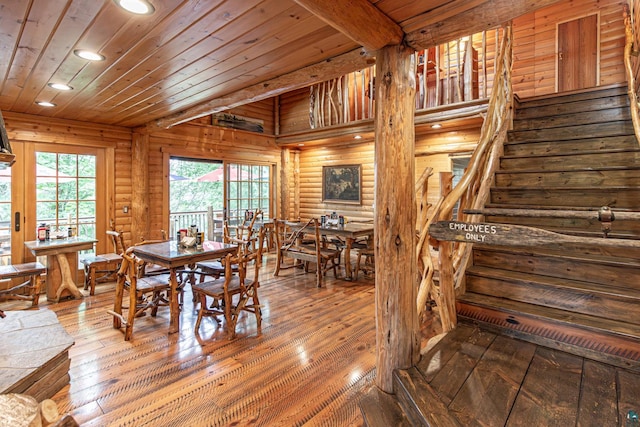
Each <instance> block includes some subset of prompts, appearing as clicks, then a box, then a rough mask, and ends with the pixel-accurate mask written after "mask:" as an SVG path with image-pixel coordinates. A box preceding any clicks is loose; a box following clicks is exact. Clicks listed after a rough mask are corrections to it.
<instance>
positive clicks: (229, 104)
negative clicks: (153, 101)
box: [146, 48, 375, 131]
mask: <svg viewBox="0 0 640 427" xmlns="http://www.w3.org/2000/svg"><path fill="white" fill-rule="evenodd" d="M374 63H375V58H373V57H371V56H369V55H368V54H367V53H366V52H365V51H364V50H363V49H361V48H358V49H355V50H352V51H351V52H347V53H345V54H342V55H339V56H336V57H333V58H329V59H327V60H324V61H322V62H318V63H316V64H313V65H309V66H307V67H304V68H301V69H299V70H296V71H292V72H291V73H288V74H283V75H282V76H278V77H276V78H273V79H271V80H267V81H264V82H262V83H258V84H255V85H253V86H248V87H246V88H244V89H240V90H237V91H235V92H233V93H230V94H227V95H224V96H221V97H219V98H215V99H212V100H210V101H208V102H205V103H203V104H199V105H196V106H194V107H191V108H188V109H186V110H183V111H180V112H178V113H176V114H172V115H170V116H166V117H163V118H161V119H158V120H154V121H152V122H150V123H147V125H146V128H147V130H148V131H152V130H153V129H167V128H170V127H172V126H175V125H178V124H180V123H184V122H188V121H189V120H193V119H197V118H199V117H204V116H207V115H209V114H215V113H219V112H222V111H226V110H229V109H231V108H234V107H238V106H240V105H244V104H248V103H250V102H256V101H262V100H263V99H267V98H271V97H273V96H276V95H281V94H283V93H286V92H289V91H292V90H296V89H301V88H303V87H307V86H310V85H312V84H315V83H320V82H323V81H327V80H330V79H333V78H337V77H341V76H344V75H345V74H348V73H351V72H353V71H357V70H362V69H363V68H366V67H368V66H370V65H372V64H374Z"/></svg>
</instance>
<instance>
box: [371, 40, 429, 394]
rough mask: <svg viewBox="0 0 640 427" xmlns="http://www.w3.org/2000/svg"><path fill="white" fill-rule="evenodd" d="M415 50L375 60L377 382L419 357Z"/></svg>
mask: <svg viewBox="0 0 640 427" xmlns="http://www.w3.org/2000/svg"><path fill="white" fill-rule="evenodd" d="M415 68H416V65H415V60H414V55H413V51H412V50H411V49H408V48H406V47H404V46H400V45H395V46H388V47H385V48H383V49H381V50H380V51H378V54H377V59H376V83H375V84H376V87H375V99H376V116H375V168H376V174H375V210H374V211H375V212H374V214H375V217H374V220H375V257H376V279H375V280H376V344H377V361H376V366H377V377H376V383H377V386H378V387H379V388H380V389H382V390H383V391H385V392H387V393H392V392H393V385H392V374H393V370H394V369H396V368H408V367H410V366H412V365H413V364H414V363H416V362H417V361H418V358H419V356H420V354H419V340H418V316H417V310H416V294H417V279H416V230H415V224H416V210H415V208H414V207H415V206H416V201H415V192H414V184H413V183H414V179H415V162H414V151H415V130H414V113H415V98H414V97H415V87H416V84H415V76H416V70H415Z"/></svg>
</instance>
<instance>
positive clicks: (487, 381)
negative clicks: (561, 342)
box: [417, 323, 640, 427]
mask: <svg viewBox="0 0 640 427" xmlns="http://www.w3.org/2000/svg"><path fill="white" fill-rule="evenodd" d="M417 367H418V370H419V371H420V372H421V373H422V375H423V377H424V378H425V380H426V381H427V383H428V384H429V386H430V387H431V388H432V389H433V390H434V391H435V394H436V395H437V396H438V398H439V400H440V401H441V402H442V403H443V404H444V405H445V406H446V407H447V408H448V410H449V413H450V415H452V416H454V417H455V419H457V420H458V421H459V422H460V425H464V426H492V427H493V426H496V427H497V426H593V427H602V426H625V425H637V424H633V423H630V424H627V423H626V422H627V417H629V416H631V417H633V415H634V414H639V413H640V375H639V374H637V373H634V372H631V371H628V370H625V369H622V368H617V367H613V366H610V365H606V364H603V363H600V362H596V361H593V360H589V359H585V358H583V357H579V356H575V355H572V354H569V353H565V352H562V351H559V350H555V349H551V348H547V347H542V346H538V345H535V344H532V343H529V342H525V341H521V340H518V339H514V338H509V337H506V336H502V335H496V334H494V333H492V332H488V331H484V330H481V329H479V328H477V327H474V326H471V325H469V324H464V323H463V324H459V325H458V327H457V328H456V329H455V330H454V331H453V332H451V333H450V334H448V335H447V336H445V337H444V338H443V339H442V340H441V341H440V342H438V344H436V345H435V346H434V347H432V348H431V349H430V350H429V351H428V352H426V353H425V354H424V356H423V358H422V359H421V361H420V362H419V364H418V366H417ZM427 412H429V411H428V410H427Z"/></svg>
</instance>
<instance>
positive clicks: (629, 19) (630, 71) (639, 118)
mask: <svg viewBox="0 0 640 427" xmlns="http://www.w3.org/2000/svg"><path fill="white" fill-rule="evenodd" d="M639 20H640V10H638V8H636V7H635V6H634V2H633V1H629V4H628V5H626V6H625V10H624V27H625V36H626V37H625V46H624V65H625V71H626V76H627V91H628V94H629V102H630V105H631V120H632V122H633V129H634V132H635V135H636V139H637V140H638V143H639V144H640V105H639V103H638V84H640V78H639V77H640V61H639V60H638V56H639V55H640V52H639V49H640V28H638V25H639V23H638V21H639Z"/></svg>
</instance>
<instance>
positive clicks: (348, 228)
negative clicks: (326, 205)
mask: <svg viewBox="0 0 640 427" xmlns="http://www.w3.org/2000/svg"><path fill="white" fill-rule="evenodd" d="M297 224H299V226H300V227H304V226H305V224H306V222H287V225H288V226H290V227H292V228H293V229H295V228H296V225H297ZM373 231H374V226H373V223H368V222H367V223H363V222H347V223H346V224H344V225H330V224H324V225H320V234H323V235H331V236H339V237H342V238H344V239H345V247H344V275H345V280H352V279H353V273H352V269H351V249H352V247H353V243H354V242H355V241H356V239H358V238H359V237H365V236H372V235H373Z"/></svg>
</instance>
